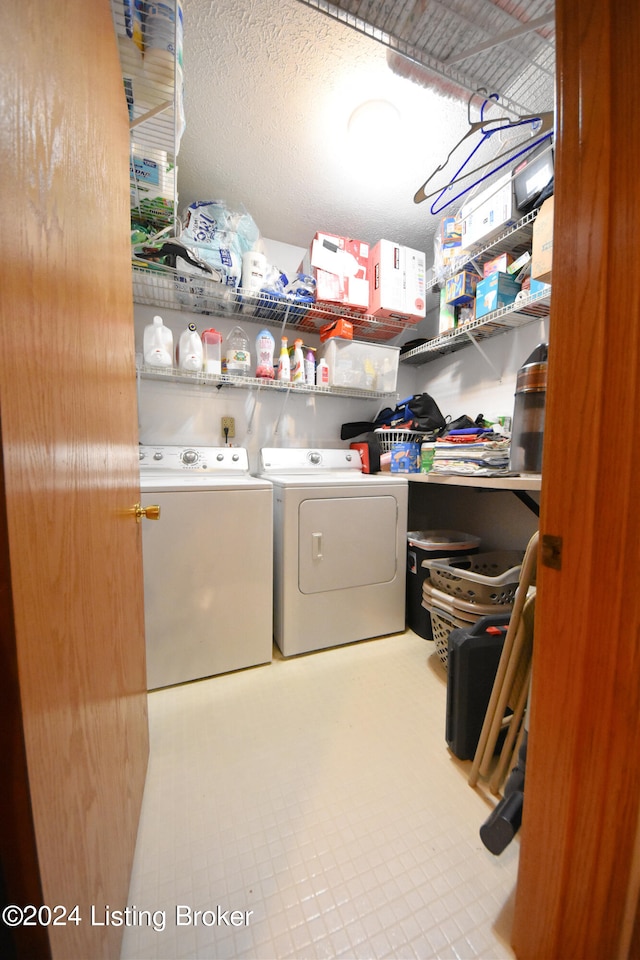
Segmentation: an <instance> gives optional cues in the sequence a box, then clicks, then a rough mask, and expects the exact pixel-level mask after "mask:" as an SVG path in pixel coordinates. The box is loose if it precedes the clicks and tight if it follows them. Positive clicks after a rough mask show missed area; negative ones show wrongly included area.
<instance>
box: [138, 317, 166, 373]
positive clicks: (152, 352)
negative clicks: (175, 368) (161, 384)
mask: <svg viewBox="0 0 640 960" xmlns="http://www.w3.org/2000/svg"><path fill="white" fill-rule="evenodd" d="M142 352H143V355H144V362H145V363H148V364H149V366H151V367H171V366H172V365H173V334H172V332H171V330H170V329H169V327H165V325H164V323H163V322H162V317H159V316H155V317H154V318H153V323H149V324H147V326H146V327H145V328H144V336H143V345H142Z"/></svg>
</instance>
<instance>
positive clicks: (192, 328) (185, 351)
mask: <svg viewBox="0 0 640 960" xmlns="http://www.w3.org/2000/svg"><path fill="white" fill-rule="evenodd" d="M202 362H203V349H202V338H201V337H200V335H199V333H198V330H197V328H196V325H195V323H190V324H188V325H187V329H186V330H184V331H183V332H182V333H181V334H180V339H179V341H178V346H177V347H176V366H177V367H178V370H190V371H192V372H194V373H195V372H197V371H198V370H202Z"/></svg>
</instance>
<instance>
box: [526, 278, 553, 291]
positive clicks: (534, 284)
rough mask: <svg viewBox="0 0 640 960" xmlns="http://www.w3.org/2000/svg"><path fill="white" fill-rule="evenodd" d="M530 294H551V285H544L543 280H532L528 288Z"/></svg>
mask: <svg viewBox="0 0 640 960" xmlns="http://www.w3.org/2000/svg"><path fill="white" fill-rule="evenodd" d="M528 290H529V293H531V294H534V293H543V292H544V293H551V285H550V284H548V283H543V281H542V280H530V281H529V286H528Z"/></svg>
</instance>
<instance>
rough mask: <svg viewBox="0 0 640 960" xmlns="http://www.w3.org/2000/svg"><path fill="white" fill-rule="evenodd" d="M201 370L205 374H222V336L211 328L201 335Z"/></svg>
mask: <svg viewBox="0 0 640 960" xmlns="http://www.w3.org/2000/svg"><path fill="white" fill-rule="evenodd" d="M202 354H203V357H202V359H203V368H204V372H205V373H214V374H216V373H218V374H219V373H222V334H221V333H220V331H219V330H215V329H214V328H213V327H211V328H210V329H209V330H205V331H204V333H203V334H202Z"/></svg>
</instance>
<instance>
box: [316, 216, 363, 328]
mask: <svg viewBox="0 0 640 960" xmlns="http://www.w3.org/2000/svg"><path fill="white" fill-rule="evenodd" d="M299 269H300V273H307V274H309V275H310V276H312V277H314V279H315V281H316V300H317V301H318V302H322V303H337V304H340V305H341V306H344V307H348V308H349V309H350V310H358V311H362V312H363V313H367V312H368V310H369V244H368V243H365V242H364V241H363V240H353V239H352V238H350V237H339V236H336V235H335V234H331V233H316V235H315V237H314V238H313V241H312V243H311V247H310V249H309V250H308V251H307V253H306V255H305V257H304V259H303V261H302V263H301V264H300V268H299Z"/></svg>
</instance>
